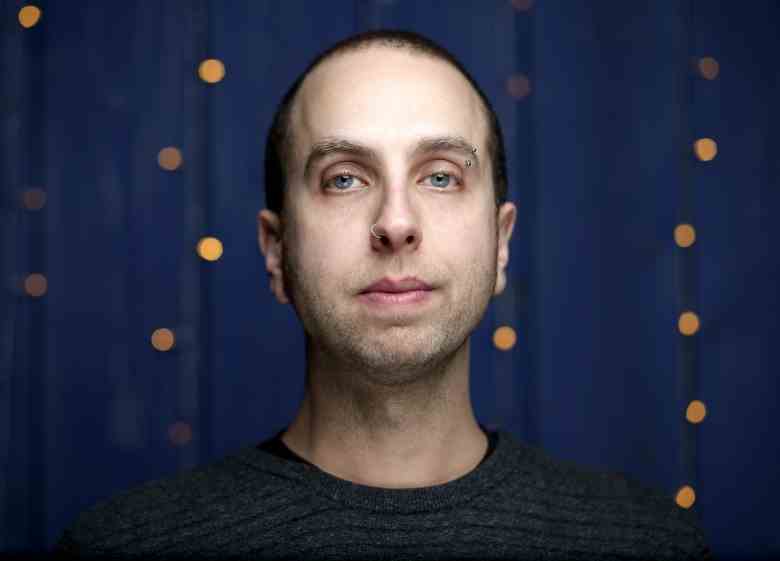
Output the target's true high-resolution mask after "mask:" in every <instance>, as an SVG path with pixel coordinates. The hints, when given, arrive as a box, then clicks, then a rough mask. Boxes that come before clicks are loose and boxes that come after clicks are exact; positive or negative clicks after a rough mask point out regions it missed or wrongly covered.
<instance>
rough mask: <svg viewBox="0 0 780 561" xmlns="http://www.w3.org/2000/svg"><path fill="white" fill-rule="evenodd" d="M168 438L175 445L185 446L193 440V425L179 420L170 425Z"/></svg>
mask: <svg viewBox="0 0 780 561" xmlns="http://www.w3.org/2000/svg"><path fill="white" fill-rule="evenodd" d="M168 440H170V441H171V444H173V445H174V446H184V445H186V444H189V443H190V442H191V441H192V427H191V426H190V425H189V424H188V423H184V422H182V421H177V422H175V423H173V424H171V425H170V426H169V427H168Z"/></svg>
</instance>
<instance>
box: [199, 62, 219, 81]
mask: <svg viewBox="0 0 780 561" xmlns="http://www.w3.org/2000/svg"><path fill="white" fill-rule="evenodd" d="M198 76H200V79H201V80H203V81H204V82H206V83H208V84H216V83H217V82H220V81H221V80H222V78H224V77H225V65H224V64H222V61H221V60H219V59H217V58H207V59H206V60H204V61H203V62H201V63H200V66H198Z"/></svg>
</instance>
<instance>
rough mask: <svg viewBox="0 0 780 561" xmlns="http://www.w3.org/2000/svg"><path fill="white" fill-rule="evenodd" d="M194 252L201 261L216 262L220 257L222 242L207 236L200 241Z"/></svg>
mask: <svg viewBox="0 0 780 561" xmlns="http://www.w3.org/2000/svg"><path fill="white" fill-rule="evenodd" d="M196 250H197V252H198V255H200V257H201V258H202V259H205V260H206V261H216V260H217V259H219V258H220V257H222V242H221V241H219V239H217V238H214V237H211V236H207V237H205V238H201V239H200V241H199V242H198V245H197V248H196Z"/></svg>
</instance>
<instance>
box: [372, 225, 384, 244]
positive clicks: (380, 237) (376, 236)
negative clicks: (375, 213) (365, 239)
mask: <svg viewBox="0 0 780 561" xmlns="http://www.w3.org/2000/svg"><path fill="white" fill-rule="evenodd" d="M374 226H376V224H371V227H370V228H369V229H368V231H369V232H371V235H372V236H374V237H375V238H376V239H378V240H381V239H382V238H383V237H384V236H380V235H379V234H377V233H376V232H374Z"/></svg>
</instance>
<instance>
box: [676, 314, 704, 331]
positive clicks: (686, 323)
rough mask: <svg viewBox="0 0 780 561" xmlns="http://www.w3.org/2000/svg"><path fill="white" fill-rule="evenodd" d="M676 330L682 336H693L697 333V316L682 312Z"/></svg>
mask: <svg viewBox="0 0 780 561" xmlns="http://www.w3.org/2000/svg"><path fill="white" fill-rule="evenodd" d="M677 328H678V329H679V330H680V333H682V334H683V335H693V334H695V333H696V332H697V331H699V316H697V315H696V314H695V313H694V312H690V311H688V312H683V313H682V314H680V319H679V320H678V321H677Z"/></svg>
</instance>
